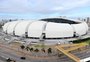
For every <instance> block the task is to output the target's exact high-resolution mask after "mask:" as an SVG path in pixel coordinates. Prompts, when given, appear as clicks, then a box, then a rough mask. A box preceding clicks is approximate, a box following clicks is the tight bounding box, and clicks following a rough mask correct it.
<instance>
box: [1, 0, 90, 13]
mask: <svg viewBox="0 0 90 62" xmlns="http://www.w3.org/2000/svg"><path fill="white" fill-rule="evenodd" d="M84 6H90V0H66V1H65V0H0V13H1V12H6V13H39V14H52V13H63V12H67V11H69V10H74V9H75V8H78V7H84Z"/></svg>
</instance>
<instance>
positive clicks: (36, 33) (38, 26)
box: [28, 21, 46, 37]
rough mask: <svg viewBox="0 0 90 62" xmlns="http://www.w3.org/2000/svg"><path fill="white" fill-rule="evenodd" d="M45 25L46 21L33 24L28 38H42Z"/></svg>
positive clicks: (29, 29)
mask: <svg viewBox="0 0 90 62" xmlns="http://www.w3.org/2000/svg"><path fill="white" fill-rule="evenodd" d="M45 24H46V22H44V21H35V22H33V23H32V24H31V25H30V26H29V28H28V37H40V36H41V34H42V32H43V29H44V25H45Z"/></svg>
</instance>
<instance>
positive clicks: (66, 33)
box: [3, 19, 88, 38]
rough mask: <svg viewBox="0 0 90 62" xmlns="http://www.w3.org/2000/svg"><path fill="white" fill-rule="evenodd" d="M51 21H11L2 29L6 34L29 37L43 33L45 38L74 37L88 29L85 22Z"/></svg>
mask: <svg viewBox="0 0 90 62" xmlns="http://www.w3.org/2000/svg"><path fill="white" fill-rule="evenodd" d="M47 20H48V19H47ZM55 20H56V19H55ZM58 20H59V19H58ZM52 21H53V19H52ZM52 21H46V20H45V19H41V20H40V21H12V22H8V23H6V24H5V25H4V26H3V31H4V32H5V33H7V34H11V35H16V36H23V35H25V36H26V37H30V38H40V37H41V36H42V35H43V34H44V36H45V38H66V37H67V38H68V37H74V35H76V36H78V35H80V36H81V35H84V34H86V33H87V31H88V25H87V24H86V23H85V22H81V21H79V22H77V21H76V22H75V21H73V20H70V21H69V20H67V19H65V20H62V19H61V20H60V21H57V22H52ZM68 21H69V22H68ZM77 34H78V35H77Z"/></svg>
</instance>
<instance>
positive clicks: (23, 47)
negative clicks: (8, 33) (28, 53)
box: [20, 45, 26, 60]
mask: <svg viewBox="0 0 90 62" xmlns="http://www.w3.org/2000/svg"><path fill="white" fill-rule="evenodd" d="M20 47H21V49H22V54H23V49H25V46H24V45H21V46H20ZM21 59H24V60H25V59H26V58H25V57H24V56H23V57H21Z"/></svg>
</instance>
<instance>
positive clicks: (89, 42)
mask: <svg viewBox="0 0 90 62" xmlns="http://www.w3.org/2000/svg"><path fill="white" fill-rule="evenodd" d="M73 43H85V44H88V45H90V38H87V39H82V40H80V39H79V40H75V41H73Z"/></svg>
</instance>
